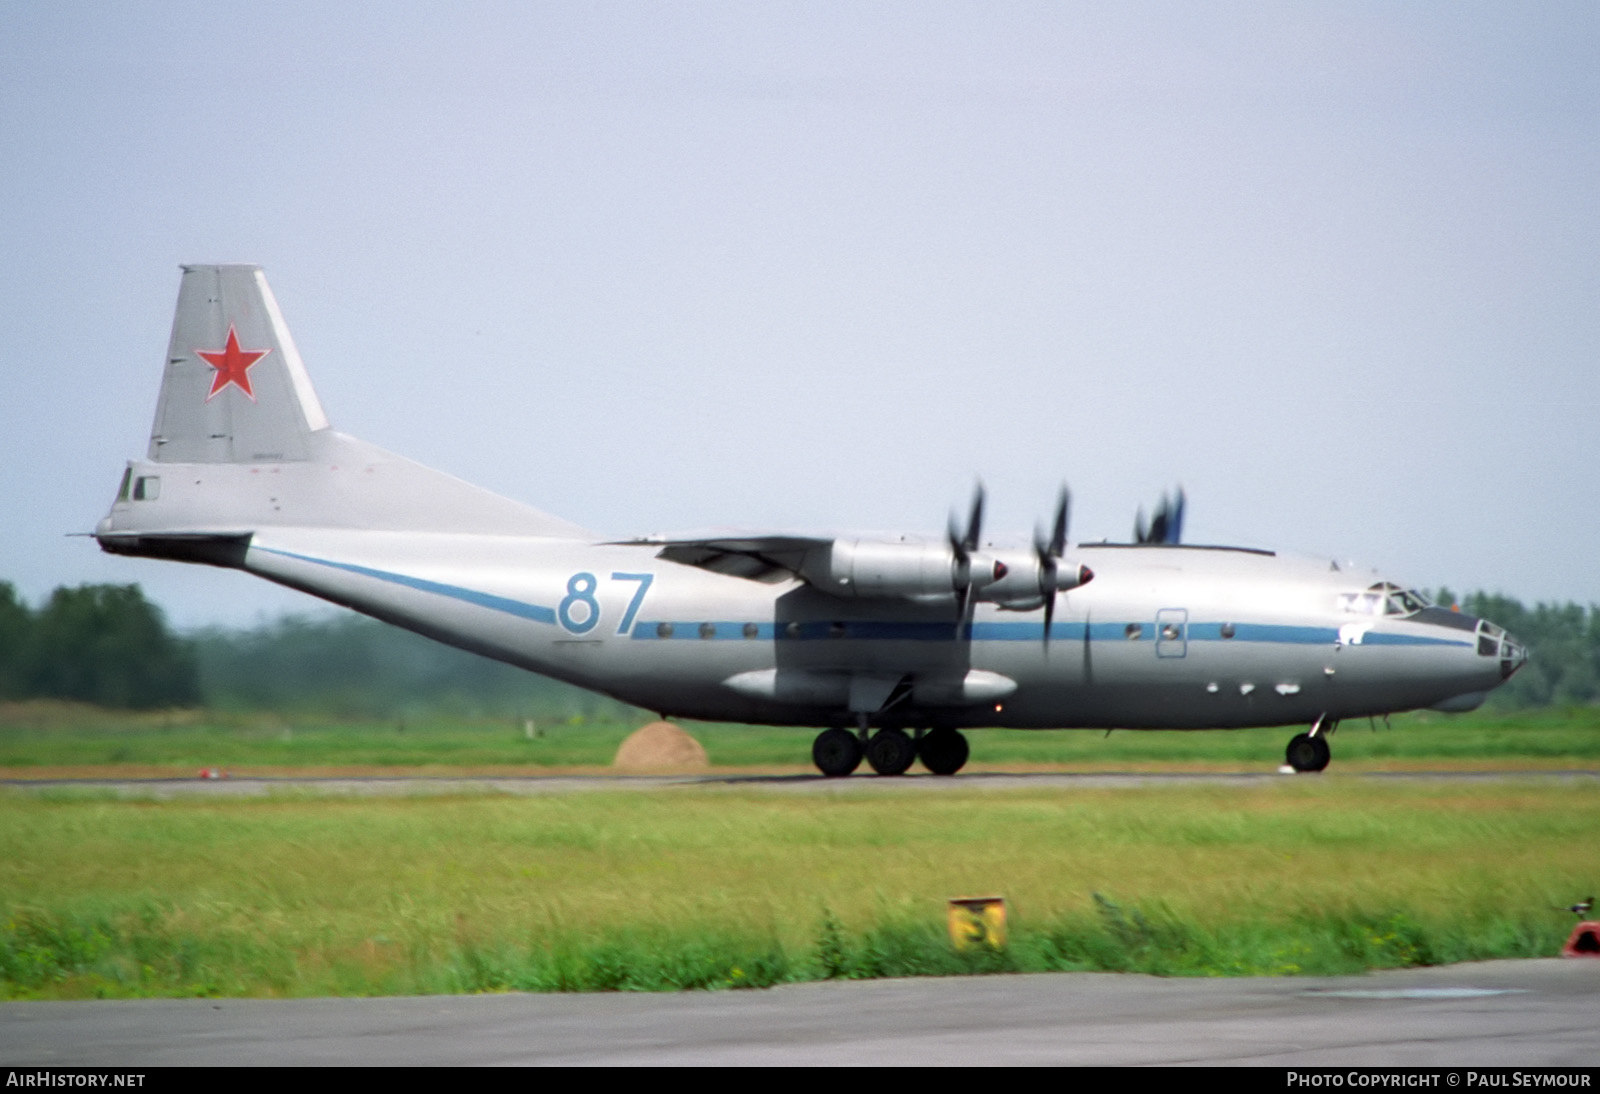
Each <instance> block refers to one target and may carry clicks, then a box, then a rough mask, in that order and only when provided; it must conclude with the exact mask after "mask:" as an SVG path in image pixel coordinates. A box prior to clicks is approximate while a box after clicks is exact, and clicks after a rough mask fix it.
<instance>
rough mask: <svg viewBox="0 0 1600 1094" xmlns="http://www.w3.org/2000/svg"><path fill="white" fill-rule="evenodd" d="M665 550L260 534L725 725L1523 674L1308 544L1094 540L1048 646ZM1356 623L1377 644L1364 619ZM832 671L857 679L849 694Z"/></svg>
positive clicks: (503, 644)
mask: <svg viewBox="0 0 1600 1094" xmlns="http://www.w3.org/2000/svg"><path fill="white" fill-rule="evenodd" d="M139 470H140V468H136V469H135V473H136V474H137V473H138V471H139ZM143 470H146V471H154V470H159V471H161V472H163V473H164V480H165V481H167V482H169V483H172V484H173V486H172V487H169V488H168V489H167V493H166V495H165V496H167V497H172V496H173V495H174V494H177V493H178V492H179V490H180V489H181V488H180V487H179V486H178V484H179V483H180V482H182V481H183V476H182V474H181V473H180V474H174V471H175V470H176V469H175V468H173V467H172V466H170V465H168V466H164V467H161V468H154V467H153V466H151V465H145V466H144V467H143ZM215 473H216V469H214V468H213V469H209V475H210V476H214V475H215ZM257 474H265V475H268V476H270V475H271V474H272V471H271V470H270V469H259V470H258V471H257ZM208 477H209V476H208ZM175 500H176V499H175ZM161 505H162V501H160V500H158V501H154V502H137V501H129V502H119V503H118V504H117V506H116V507H115V508H114V509H113V512H112V515H111V517H110V518H109V519H108V521H107V523H106V525H105V526H104V527H103V532H105V533H113V532H114V531H115V530H117V529H118V528H119V526H120V527H126V528H128V530H130V531H131V530H132V527H135V526H137V525H138V524H140V523H143V521H140V520H134V519H128V520H123V519H120V518H123V517H124V516H126V517H128V518H134V517H142V516H144V514H142V513H139V512H138V510H140V509H141V508H151V509H154V508H157V507H160V506H161ZM156 523H157V524H158V525H160V526H162V527H165V528H171V527H172V525H171V524H170V523H169V522H166V521H157V522H156ZM106 538H107V539H108V541H109V540H111V539H112V536H110V535H107V536H106ZM659 551H660V549H659V547H657V546H655V545H651V544H644V545H636V544H614V543H603V542H594V541H584V540H576V539H564V538H554V537H548V536H514V535H484V534H452V533H428V532H416V531H369V530H356V529H328V528H297V527H292V526H285V527H263V528H258V529H256V530H254V531H253V533H252V534H251V536H250V538H249V544H248V547H247V548H245V549H244V551H243V553H242V555H241V556H240V557H239V558H238V560H237V564H238V565H240V566H241V567H242V568H243V569H245V570H247V571H249V572H251V573H254V574H257V575H259V576H261V577H265V578H267V579H269V580H272V581H275V582H278V583H280V584H283V585H287V586H290V587H292V588H295V589H299V590H302V591H304V592H307V593H311V594H313V595H315V596H319V597H322V598H323V599H326V600H330V601H333V602H335V603H338V604H343V605H346V606H347V607H350V608H354V609H355V610H357V611H360V612H363V613H365V614H367V615H370V616H374V617H376V618H379V619H382V620H386V621H388V622H390V623H394V624H397V625H399V626H402V627H406V628H408V629H411V630H414V631H418V632H421V633H423V634H426V635H428V636H430V637H432V638H436V639H439V640H441V641H444V642H447V643H449V644H451V645H455V646H459V647H462V648H464V649H468V650H472V651H474V652H476V653H480V654H483V655H486V656H489V657H493V658H496V659H498V660H501V661H506V662H509V663H511V664H514V665H519V666H521V667H523V668H526V669H530V670H532V671H534V672H538V673H542V674H544V675H547V676H551V677H554V678H556V679H560V680H565V681H567V682H569V683H573V684H577V685H579V686H581V687H585V688H589V689H592V690H594V691H598V692H602V693H604V694H607V695H610V696H613V697H615V698H617V699H620V700H623V701H624V702H628V703H631V704H634V705H637V706H640V707H644V708H646V709H651V710H656V711H660V712H662V713H664V714H667V715H676V716H681V717H688V718H697V719H708V720H718V721H734V722H749V723H758V724H770V725H827V724H830V723H833V722H844V721H847V720H848V719H849V709H848V702H847V698H848V690H849V686H850V681H851V680H852V679H853V678H855V677H859V676H868V677H903V678H906V679H907V680H908V682H909V683H910V684H911V685H912V687H913V689H914V688H915V686H916V684H917V682H919V681H923V680H927V681H954V680H959V679H962V678H964V677H966V676H967V674H969V673H970V672H972V671H973V670H978V671H980V672H988V673H996V674H999V675H1000V676H1001V677H1004V678H1007V679H1009V680H1011V681H1015V682H1016V685H1017V686H1016V690H1015V691H1014V692H1012V693H1010V694H1008V695H1005V696H1004V697H1003V698H1000V699H999V700H998V701H995V702H979V703H974V702H968V703H950V702H948V701H946V702H941V703H937V704H918V703H916V702H914V701H913V702H909V703H903V704H901V705H899V706H898V707H895V708H891V709H889V710H886V711H885V712H884V716H883V717H882V718H879V717H876V716H874V717H873V718H872V721H874V722H875V723H876V722H879V721H887V722H889V723H891V724H906V725H942V726H952V727H957V728H961V727H976V726H1009V727H1017V728H1037V729H1044V728H1068V727H1103V728H1112V727H1118V728H1128V729H1138V728H1148V729H1157V728H1160V729H1211V728H1225V727H1242V726H1255V725H1287V724H1293V723H1309V722H1311V721H1314V720H1316V719H1318V718H1319V717H1324V716H1326V717H1331V718H1335V719H1338V718H1348V717H1354V716H1362V715H1372V714H1383V713H1387V712H1391V711H1398V710H1407V709H1412V708H1417V707H1427V706H1433V705H1436V704H1440V703H1442V702H1446V701H1448V700H1451V699H1453V698H1455V697H1458V696H1463V695H1472V694H1475V693H1484V692H1487V691H1489V690H1490V689H1492V688H1493V687H1495V686H1497V685H1498V684H1499V683H1500V682H1501V679H1502V674H1501V663H1500V661H1499V660H1498V659H1497V658H1496V657H1492V656H1482V655H1480V654H1479V653H1478V650H1477V641H1476V638H1475V634H1474V627H1475V624H1476V621H1475V620H1473V619H1471V618H1470V617H1466V616H1462V615H1460V614H1458V613H1440V612H1438V610H1437V609H1435V610H1432V611H1430V612H1426V613H1422V615H1423V618H1416V617H1413V618H1398V617H1385V616H1377V617H1361V618H1359V619H1358V618H1357V617H1354V616H1351V615H1350V614H1348V613H1346V612H1343V611H1341V610H1340V607H1339V603H1340V599H1339V598H1340V594H1345V593H1357V592H1359V591H1360V590H1362V589H1364V588H1365V587H1366V586H1367V585H1368V584H1370V582H1371V575H1357V574H1352V573H1349V572H1347V571H1336V570H1333V569H1331V568H1330V566H1329V564H1328V563H1326V562H1321V563H1318V562H1313V561H1309V560H1305V559H1300V558H1290V557H1282V556H1276V555H1269V554H1264V553H1256V552H1247V551H1235V550H1224V549H1207V548H1196V547H1157V546H1115V545H1101V546H1096V545H1092V544H1090V545H1083V546H1080V547H1079V548H1078V551H1077V556H1076V557H1078V558H1081V559H1082V560H1084V561H1085V562H1086V563H1087V564H1088V565H1089V566H1090V567H1091V568H1092V569H1093V571H1094V575H1095V576H1094V580H1093V581H1092V582H1090V583H1089V584H1087V585H1085V586H1083V587H1081V588H1078V589H1075V590H1072V591H1071V592H1070V593H1065V594H1062V595H1061V596H1060V598H1059V600H1058V606H1057V609H1056V613H1055V618H1054V622H1053V624H1052V628H1051V640H1050V642H1049V643H1048V644H1046V643H1045V642H1044V641H1043V637H1044V635H1043V615H1044V613H1043V608H1042V607H1040V608H1035V609H1033V610H1031V611H1007V610H1002V609H1000V608H998V607H996V606H995V605H992V604H982V603H980V604H978V605H976V606H975V610H974V614H973V618H972V620H971V621H970V622H969V623H968V624H966V625H964V626H959V627H958V626H957V622H956V612H957V603H956V600H955V598H954V597H953V596H951V597H946V598H943V599H942V600H941V599H932V600H929V601H923V602H918V601H908V600H906V599H903V598H885V599H867V598H862V599H846V598H841V597H837V596H833V595H830V594H828V593H826V592H822V591H819V590H817V589H815V588H813V587H812V586H810V585H808V584H806V583H805V582H803V581H801V580H799V579H797V578H789V579H785V580H781V581H778V582H771V583H769V582H763V581H754V580H749V579H747V578H743V577H734V576H728V575H724V574H719V573H712V572H708V571H706V570H702V569H700V568H697V567H694V566H689V565H683V564H680V563H676V562H669V561H665V560H663V559H661V558H659V557H657V556H658V554H659ZM1025 551H1026V549H1025V548H1022V549H1018V551H1017V552H1016V553H1017V554H1019V555H1021V554H1025ZM130 553H137V552H130ZM149 553H154V554H160V553H162V552H160V551H152V552H149ZM998 553H1000V554H1001V556H1002V557H1004V552H1003V551H1001V552H998ZM646 577H648V579H649V580H648V582H647V581H646V580H645V578H646ZM641 591H642V593H643V595H642V596H641V595H640V594H641ZM575 593H576V594H578V595H574V594H575ZM591 605H592V606H591ZM630 608H631V609H632V610H631V612H630ZM1440 615H1450V616H1453V618H1451V619H1449V624H1450V625H1443V624H1441V623H1438V622H1434V621H1432V620H1431V619H1430V618H1427V617H1434V618H1437V617H1438V616H1440ZM1352 626H1353V627H1355V628H1357V629H1358V630H1359V632H1360V633H1359V634H1358V635H1356V636H1355V637H1356V638H1357V640H1356V641H1350V638H1351V633H1350V631H1349V630H1348V629H1346V630H1344V631H1343V632H1342V631H1341V628H1351V627H1352ZM1225 634H1226V635H1231V637H1225ZM766 670H771V671H772V672H773V673H775V674H776V678H778V679H788V678H801V679H804V680H806V681H807V682H808V684H809V685H810V688H809V691H808V692H807V693H806V694H804V695H802V696H801V697H800V699H799V701H796V700H794V699H792V698H791V699H782V698H779V697H776V696H774V697H771V698H768V697H763V696H752V695H749V694H741V693H740V692H739V691H737V690H735V689H733V688H732V687H730V686H729V684H728V683H727V682H728V681H729V680H732V679H734V678H736V677H739V676H741V674H750V673H760V672H763V671H766ZM828 681H836V683H837V689H836V695H835V696H833V697H832V698H831V699H830V696H829V694H828V692H827V683H828Z"/></svg>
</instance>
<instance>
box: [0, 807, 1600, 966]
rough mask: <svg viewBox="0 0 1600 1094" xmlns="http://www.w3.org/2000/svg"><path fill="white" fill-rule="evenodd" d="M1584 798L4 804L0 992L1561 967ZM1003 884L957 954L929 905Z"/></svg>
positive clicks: (1597, 830)
mask: <svg viewBox="0 0 1600 1094" xmlns="http://www.w3.org/2000/svg"><path fill="white" fill-rule="evenodd" d="M1597 835H1600V793H1597V792H1596V791H1595V789H1594V788H1593V785H1592V784H1590V783H1571V784H1567V783H1551V782H1550V781H1549V780H1544V781H1543V782H1541V783H1539V784H1534V783H1532V782H1517V781H1496V782H1493V783H1486V784H1484V783H1473V784H1455V783H1452V784H1444V785H1437V784H1391V783H1384V784H1377V783H1370V782H1365V781H1362V780H1359V779H1340V778H1338V777H1337V776H1331V777H1323V778H1320V779H1284V780H1281V781H1269V782H1264V783H1261V784H1253V785H1251V786H1248V787H1244V788H1232V787H1229V788H1223V787H1205V786H1201V787H1196V786H1163V787H1157V788H1149V789H1135V790H1082V789H1075V790H1062V789H1027V790H1015V791H1002V792H979V791H976V790H965V789H961V788H952V789H949V790H946V791H944V792H942V793H939V794H905V793H899V792H896V791H895V790H894V789H893V788H892V786H885V787H883V788H881V789H879V788H875V787H874V788H863V789H862V790H856V791H852V792H850V793H847V794H839V793H829V792H826V791H824V792H822V793H818V794H791V793H776V792H772V791H760V790H750V789H733V788H725V787H723V788H718V787H712V788H706V787H678V788H673V789H665V790H656V791H648V792H621V793H609V792H597V793H585V794H574V795H565V796H547V797H534V798H507V797H498V796H473V797H435V798H420V799H403V800H394V799H383V800H379V799H340V800H334V799H318V798H310V797H304V796H293V795H289V796H285V797H282V798H278V799H272V800H238V799H229V800H188V801H181V802H168V803H155V802H147V801H123V800H115V799H112V798H109V797H105V796H96V795H94V794H86V793H83V792H79V791H59V790H58V791H47V792H43V793H41V792H37V791H34V792H27V793H22V792H15V791H14V792H10V793H5V794H0V994H3V995H4V996H6V997H11V998H82V997H94V996H110V997H119V996H143V995H194V994H200V995H317V994H392V993H418V992H422V993H428V992H460V991H495V990H512V989H525V990H607V989H640V990H649V989H674V988H686V987H695V988H708V987H745V986H762V985H769V984H774V983H779V982H784V981H790V980H799V979H813V978H823V977H835V976H837V977H869V976H895V975H918V974H943V973H957V972H971V971H1012V970H1020V971H1042V970H1052V969H1111V970H1139V971H1146V972H1154V973H1161V974H1174V975H1253V974H1292V973H1335V972H1348V971H1356V970H1359V969H1363V968H1371V967H1383V966H1400V965H1411V964H1434V963H1444V962H1452V961H1459V960H1469V959H1480V958H1490V957H1517V956H1536V955H1551V954H1554V953H1555V952H1556V951H1557V950H1558V949H1559V947H1560V944H1561V942H1562V941H1563V940H1564V938H1565V937H1566V934H1567V932H1568V931H1569V930H1570V929H1571V926H1572V917H1571V916H1570V915H1569V914H1567V913H1565V912H1562V911H1559V910H1558V909H1559V908H1561V907H1564V906H1565V905H1567V904H1570V903H1572V902H1573V901H1575V900H1577V899H1579V898H1581V897H1583V896H1587V895H1588V894H1589V893H1591V892H1593V891H1595V890H1596V889H1600V885H1596V884H1595V882H1596V880H1597V878H1596V875H1597V873H1600V871H1597V869H1596V857H1595V855H1594V847H1595V844H1596V837H1597ZM975 894H998V895H1002V896H1004V897H1005V898H1006V899H1007V900H1008V902H1009V905H1010V909H1011V915H1012V920H1011V938H1010V943H1009V945H1008V946H1007V948H1006V949H1005V950H1003V951H1000V952H989V951H980V952H978V953H976V954H969V955H963V954H959V953H957V952H956V951H954V950H953V949H952V948H951V947H950V945H949V943H948V942H947V941H946V939H945V936H944V925H943V924H944V914H945V901H946V900H947V898H949V897H953V896H961V895H975Z"/></svg>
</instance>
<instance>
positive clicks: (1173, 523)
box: [1133, 486, 1187, 547]
mask: <svg viewBox="0 0 1600 1094" xmlns="http://www.w3.org/2000/svg"><path fill="white" fill-rule="evenodd" d="M1186 501H1187V499H1186V498H1185V497H1184V493H1183V488H1182V487H1181V486H1180V487H1179V488H1178V493H1177V495H1176V496H1175V497H1168V496H1167V495H1166V494H1162V495H1161V504H1160V505H1158V506H1156V511H1155V515H1154V516H1153V517H1151V518H1150V523H1149V524H1148V525H1147V524H1145V520H1144V507H1143V506H1140V507H1139V514H1138V516H1136V517H1134V519H1133V541H1134V542H1135V543H1150V544H1165V545H1167V546H1170V547H1175V546H1177V545H1178V544H1180V543H1182V542H1183V507H1184V503H1185V502H1186Z"/></svg>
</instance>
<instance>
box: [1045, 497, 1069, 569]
mask: <svg viewBox="0 0 1600 1094" xmlns="http://www.w3.org/2000/svg"><path fill="white" fill-rule="evenodd" d="M1071 508H1072V493H1071V491H1069V490H1068V489H1067V488H1066V485H1065V484H1063V485H1062V487H1061V494H1060V496H1059V497H1057V498H1056V526H1055V531H1054V532H1052V533H1051V535H1050V554H1051V556H1052V557H1054V558H1060V557H1061V556H1062V555H1063V554H1065V553H1066V550H1067V517H1068V515H1069V514H1070V512H1071Z"/></svg>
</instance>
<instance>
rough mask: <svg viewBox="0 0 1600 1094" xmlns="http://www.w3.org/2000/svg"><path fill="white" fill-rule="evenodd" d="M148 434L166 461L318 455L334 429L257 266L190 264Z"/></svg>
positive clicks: (154, 453) (153, 452)
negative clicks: (315, 448)
mask: <svg viewBox="0 0 1600 1094" xmlns="http://www.w3.org/2000/svg"><path fill="white" fill-rule="evenodd" d="M182 269H183V283H182V286H181V287H180V288H179V290H178V310H177V312H176V314H175V315H174V316H173V320H172V341H171V342H170V343H169V344H168V346H167V366H166V371H165V373H164V374H163V376H162V380H161V398H160V400H159V401H158V402H157V403H156V420H155V425H154V427H153V428H152V429H151V433H150V454H149V458H150V459H152V460H156V461H158V462H161V463H257V462H271V463H280V462H286V461H299V460H305V459H309V458H310V452H309V445H308V441H307V438H308V437H309V435H310V434H312V433H314V432H317V431H318V430H323V429H327V428H328V418H327V415H326V414H324V413H323V412H322V404H321V402H319V401H318V399H317V393H316V391H315V389H313V388H312V386H311V378H310V377H309V376H308V375H306V370H305V365H304V364H302V363H301V361H300V353H299V351H298V350H296V349H295V345H294V339H293V338H291V337H290V335H289V328H288V326H286V325H285V324H284V321H283V315H282V314H281V313H280V312H279V311H278V302H277V301H276V300H274V299H273V297H272V290H271V289H270V288H268V287H267V279H266V275H265V274H263V273H262V272H261V268H260V267H259V266H184V267H182Z"/></svg>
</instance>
